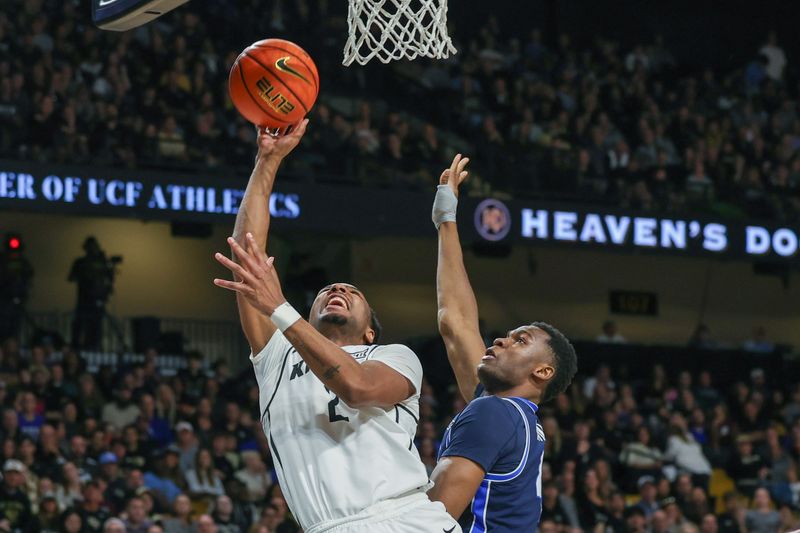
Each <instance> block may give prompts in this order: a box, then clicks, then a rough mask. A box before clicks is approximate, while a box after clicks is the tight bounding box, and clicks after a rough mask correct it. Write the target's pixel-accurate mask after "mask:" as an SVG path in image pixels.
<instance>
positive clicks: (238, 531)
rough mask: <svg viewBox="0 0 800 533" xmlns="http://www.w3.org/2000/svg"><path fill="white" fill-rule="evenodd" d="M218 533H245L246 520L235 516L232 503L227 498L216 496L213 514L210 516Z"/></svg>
mask: <svg viewBox="0 0 800 533" xmlns="http://www.w3.org/2000/svg"><path fill="white" fill-rule="evenodd" d="M211 518H213V519H214V524H216V526H217V531H218V532H219V533H245V531H246V529H247V520H245V517H243V516H241V515H240V516H238V517H237V516H235V514H234V507H233V502H232V501H231V499H230V498H229V497H228V496H225V495H220V496H217V498H216V500H215V502H214V512H213V513H212V514H211Z"/></svg>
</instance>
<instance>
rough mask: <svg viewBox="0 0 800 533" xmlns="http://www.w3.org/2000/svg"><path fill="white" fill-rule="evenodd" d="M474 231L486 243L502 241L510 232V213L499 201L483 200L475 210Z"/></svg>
mask: <svg viewBox="0 0 800 533" xmlns="http://www.w3.org/2000/svg"><path fill="white" fill-rule="evenodd" d="M475 229H477V230H478V233H479V234H480V236H481V237H483V238H484V239H486V240H487V241H500V240H503V239H504V238H505V237H506V235H508V232H509V231H510V230H511V212H510V211H509V210H508V207H506V205H505V204H504V203H503V202H501V201H500V200H495V199H493V198H489V199H487V200H484V201H482V202H481V203H479V204H478V207H477V208H476V209H475Z"/></svg>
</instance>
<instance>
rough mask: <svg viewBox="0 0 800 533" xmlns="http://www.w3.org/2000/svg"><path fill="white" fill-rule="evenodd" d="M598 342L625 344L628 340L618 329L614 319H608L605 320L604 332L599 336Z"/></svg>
mask: <svg viewBox="0 0 800 533" xmlns="http://www.w3.org/2000/svg"><path fill="white" fill-rule="evenodd" d="M596 341H597V342H602V343H612V344H624V343H626V342H628V341H627V340H626V339H625V337H623V336H622V335H620V334H619V332H618V331H617V324H616V322H614V321H613V320H606V321H605V322H603V332H602V333H601V334H600V335H598V336H597V339H596Z"/></svg>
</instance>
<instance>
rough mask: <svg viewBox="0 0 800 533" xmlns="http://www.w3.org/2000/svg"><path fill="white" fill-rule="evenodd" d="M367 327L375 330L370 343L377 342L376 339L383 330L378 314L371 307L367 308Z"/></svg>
mask: <svg viewBox="0 0 800 533" xmlns="http://www.w3.org/2000/svg"><path fill="white" fill-rule="evenodd" d="M369 327H371V328H372V331H374V332H375V337H373V339H372V344H378V340H379V339H380V338H381V332H383V326H381V323H380V321H379V320H378V314H377V313H376V312H375V310H374V309H373V308H371V307H370V308H369Z"/></svg>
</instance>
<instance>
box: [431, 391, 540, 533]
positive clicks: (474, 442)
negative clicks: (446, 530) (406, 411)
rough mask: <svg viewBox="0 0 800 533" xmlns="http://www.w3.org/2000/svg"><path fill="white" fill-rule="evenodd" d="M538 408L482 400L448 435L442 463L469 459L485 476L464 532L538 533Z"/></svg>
mask: <svg viewBox="0 0 800 533" xmlns="http://www.w3.org/2000/svg"><path fill="white" fill-rule="evenodd" d="M482 389H483V387H481V386H479V387H478V391H479V392H481V391H482ZM538 409H539V408H538V407H537V406H536V404H535V403H533V402H531V401H530V400H526V399H525V398H502V397H499V396H482V397H479V398H476V399H474V400H472V402H470V403H469V405H467V407H466V408H465V409H464V410H463V411H462V412H461V413H459V414H458V416H456V417H455V418H454V419H453V421H452V422H451V423H450V426H448V428H447V431H445V434H444V439H443V440H442V445H441V446H440V448H439V458H442V457H448V456H457V457H466V458H467V459H470V460H472V461H474V462H476V463H477V464H479V465H480V466H481V467H482V468H483V470H484V472H486V475H485V476H484V478H483V481H482V482H481V485H480V488H479V489H478V492H477V493H476V494H475V497H474V498H473V499H472V503H471V504H470V508H469V510H470V513H467V514H466V517H465V518H464V520H463V523H462V524H461V525H462V528H463V529H464V532H465V533H482V532H484V531H488V532H489V533H512V532H513V533H520V532H523V531H525V532H534V531H536V528H537V526H538V524H539V517H540V516H541V513H542V460H543V458H544V430H543V429H542V426H541V425H539V418H538V417H537V416H536V411H538Z"/></svg>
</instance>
